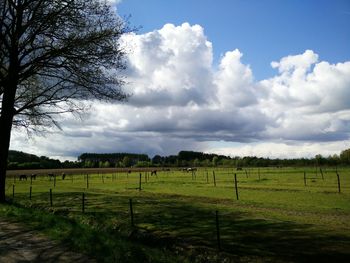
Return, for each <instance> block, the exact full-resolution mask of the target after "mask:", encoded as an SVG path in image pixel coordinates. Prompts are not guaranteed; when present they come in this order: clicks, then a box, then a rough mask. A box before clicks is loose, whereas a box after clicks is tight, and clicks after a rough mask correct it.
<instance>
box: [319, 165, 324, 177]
mask: <svg viewBox="0 0 350 263" xmlns="http://www.w3.org/2000/svg"><path fill="white" fill-rule="evenodd" d="M320 173H321V176H322V180H324V177H323V171H322V168H321V167H320Z"/></svg>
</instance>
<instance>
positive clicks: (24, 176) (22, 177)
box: [19, 174, 27, 181]
mask: <svg viewBox="0 0 350 263" xmlns="http://www.w3.org/2000/svg"><path fill="white" fill-rule="evenodd" d="M24 179H25V180H26V181H27V175H25V174H21V175H20V176H19V180H20V181H22V180H24Z"/></svg>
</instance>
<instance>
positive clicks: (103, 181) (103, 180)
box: [102, 174, 105, 184]
mask: <svg viewBox="0 0 350 263" xmlns="http://www.w3.org/2000/svg"><path fill="white" fill-rule="evenodd" d="M102 183H103V184H104V183H105V177H104V176H103V174H102Z"/></svg>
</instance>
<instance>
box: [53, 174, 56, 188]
mask: <svg viewBox="0 0 350 263" xmlns="http://www.w3.org/2000/svg"><path fill="white" fill-rule="evenodd" d="M53 187H56V175H55V176H54V177H53Z"/></svg>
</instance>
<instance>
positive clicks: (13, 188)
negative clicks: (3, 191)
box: [12, 184, 15, 199]
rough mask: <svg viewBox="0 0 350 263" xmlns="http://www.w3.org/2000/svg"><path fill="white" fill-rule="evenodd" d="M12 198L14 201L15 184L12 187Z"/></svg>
mask: <svg viewBox="0 0 350 263" xmlns="http://www.w3.org/2000/svg"><path fill="white" fill-rule="evenodd" d="M12 198H13V199H15V184H13V185H12Z"/></svg>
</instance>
